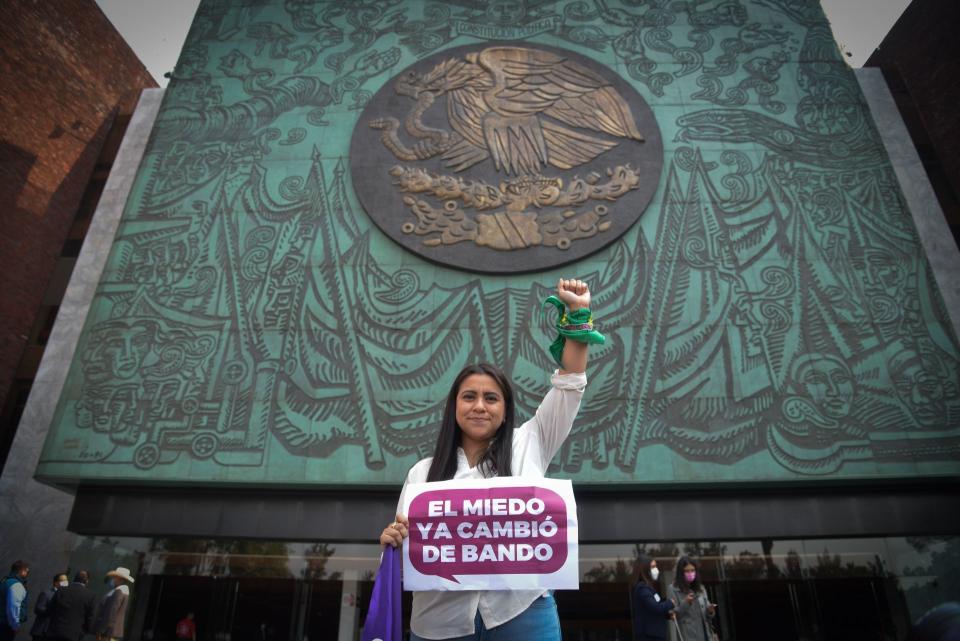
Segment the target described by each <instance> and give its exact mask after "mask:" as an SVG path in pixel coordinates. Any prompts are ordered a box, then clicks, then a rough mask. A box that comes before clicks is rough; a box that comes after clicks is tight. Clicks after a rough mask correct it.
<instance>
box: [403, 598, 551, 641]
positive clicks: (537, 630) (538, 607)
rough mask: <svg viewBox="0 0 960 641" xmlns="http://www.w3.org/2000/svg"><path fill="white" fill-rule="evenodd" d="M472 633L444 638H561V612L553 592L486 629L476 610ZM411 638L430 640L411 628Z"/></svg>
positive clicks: (478, 640) (486, 640)
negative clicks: (511, 616)
mask: <svg viewBox="0 0 960 641" xmlns="http://www.w3.org/2000/svg"><path fill="white" fill-rule="evenodd" d="M474 626H475V627H474V630H473V634H468V635H467V636H465V637H454V638H451V639H444V640H443V641H560V616H559V615H558V614H557V602H556V601H554V600H553V595H549V594H548V595H547V596H544V597H540V598H539V599H537V600H536V601H534V602H533V603H531V604H530V607H529V608H527V609H526V610H524V611H523V612H521V613H520V614H518V615H517V616H515V617H513V618H512V619H510V620H509V621H507V622H506V623H504V624H503V625H498V626H497V627H495V628H490V629H489V630H488V629H487V627H486V626H485V625H483V618H482V617H481V616H480V613H479V612H477V617H476V619H474ZM410 641H430V639H424V638H423V637H419V636H417V635H416V634H414V633H413V632H410Z"/></svg>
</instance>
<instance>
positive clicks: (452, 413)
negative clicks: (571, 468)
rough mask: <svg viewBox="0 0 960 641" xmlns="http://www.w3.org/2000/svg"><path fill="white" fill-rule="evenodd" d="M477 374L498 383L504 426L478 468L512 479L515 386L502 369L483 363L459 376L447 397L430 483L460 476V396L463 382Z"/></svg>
mask: <svg viewBox="0 0 960 641" xmlns="http://www.w3.org/2000/svg"><path fill="white" fill-rule="evenodd" d="M474 374H486V375H487V376H489V377H490V378H492V379H493V380H495V381H496V382H497V385H499V386H500V391H501V392H503V406H504V411H503V423H501V424H500V427H499V428H497V435H496V436H494V437H493V440H492V441H490V446H489V447H488V448H487V451H486V452H484V453H483V456H481V457H480V460H479V461H478V462H477V465H478V466H479V467H480V470H481V471H482V472H483V473H484V476H486V475H488V474H489V475H491V476H492V475H497V476H510V473H511V467H510V464H511V459H512V454H513V426H514V423H515V422H516V421H515V420H514V415H515V411H514V405H513V387H511V385H510V381H509V380H508V379H507V376H506V374H504V373H503V371H502V370H501V369H500V368H499V367H495V366H493V365H488V364H487V363H480V364H478V365H467V366H466V367H464V368H463V370H461V371H460V373H459V374H457V378H455V379H454V381H453V385H451V386H450V392H449V393H448V394H447V404H446V406H445V407H444V408H443V422H442V423H441V424H440V434H438V435H437V446H436V448H435V449H434V450H433V462H432V463H430V471H429V472H428V473H427V481H447V480H449V479H452V478H453V476H454V474H456V473H457V448H458V447H459V446H460V442H461V434H460V425H458V424H457V394H458V393H459V392H460V385H461V384H462V383H463V381H464V379H466V378H467V377H468V376H472V375H474Z"/></svg>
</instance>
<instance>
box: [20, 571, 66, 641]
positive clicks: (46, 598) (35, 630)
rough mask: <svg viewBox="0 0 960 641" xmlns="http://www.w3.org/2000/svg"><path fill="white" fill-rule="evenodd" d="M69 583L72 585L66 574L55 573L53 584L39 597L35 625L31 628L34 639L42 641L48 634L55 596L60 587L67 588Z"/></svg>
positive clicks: (36, 605) (35, 612)
mask: <svg viewBox="0 0 960 641" xmlns="http://www.w3.org/2000/svg"><path fill="white" fill-rule="evenodd" d="M68 585H70V582H69V581H68V580H67V575H66V574H55V575H54V576H53V585H52V586H51V587H49V588H48V589H46V590H44V591H43V592H41V593H40V595H39V596H38V597H37V602H36V604H34V606H33V613H34V614H35V615H37V617H36V619H35V620H34V622H33V627H32V628H30V636H32V637H33V641H41V640H42V639H43V638H44V637H45V636H47V629H48V628H49V627H50V615H51V614H53V613H52V611H51V606H52V605H53V598H54V597H55V596H56V595H57V590H58V589H60V588H65V587H67V586H68Z"/></svg>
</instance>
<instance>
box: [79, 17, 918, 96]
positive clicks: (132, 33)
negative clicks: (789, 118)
mask: <svg viewBox="0 0 960 641" xmlns="http://www.w3.org/2000/svg"><path fill="white" fill-rule="evenodd" d="M96 1H97V4H98V5H100V8H101V9H102V10H103V12H104V13H105V14H106V16H107V18H109V19H110V22H112V23H113V25H114V26H115V27H116V28H117V30H118V31H119V32H120V34H121V35H122V36H123V37H124V38H125V39H126V41H127V43H128V44H129V45H130V47H131V48H132V49H133V50H134V52H135V53H136V54H137V55H138V56H139V57H140V60H142V61H143V64H145V65H146V66H147V70H148V71H150V73H151V74H153V77H154V78H156V80H157V82H158V83H160V86H161V87H165V86H167V79H166V78H164V77H163V74H165V73H167V72H168V71H173V67H174V65H175V64H176V62H177V56H178V55H179V54H180V49H181V48H182V47H183V41H184V40H185V39H186V37H187V31H188V29H189V28H190V23H191V22H192V21H193V14H195V13H196V11H197V6H198V5H199V4H200V0H163V1H162V2H157V0H96ZM822 3H823V9H824V11H825V13H826V14H827V18H828V19H829V20H830V24H831V25H832V27H833V33H834V36H835V37H836V40H837V42H838V43H839V44H840V47H841V49H842V50H843V51H844V52H846V53H848V54H850V55H849V56H848V57H847V60H848V62H849V63H850V66H852V67H861V66H863V63H864V62H866V60H867V58H869V57H870V54H871V53H873V50H874V49H876V47H877V45H879V44H880V41H881V40H883V37H884V36H885V35H886V34H887V32H888V31H890V27H892V26H893V24H894V23H895V22H896V21H897V18H899V17H900V14H901V13H903V10H904V9H906V8H907V5H908V4H910V0H822Z"/></svg>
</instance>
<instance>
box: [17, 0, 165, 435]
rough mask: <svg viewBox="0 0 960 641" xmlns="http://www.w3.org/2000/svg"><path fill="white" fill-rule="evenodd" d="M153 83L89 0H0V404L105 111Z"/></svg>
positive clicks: (127, 106)
mask: <svg viewBox="0 0 960 641" xmlns="http://www.w3.org/2000/svg"><path fill="white" fill-rule="evenodd" d="M156 86H157V83H156V82H155V81H154V80H153V78H152V77H151V76H150V74H149V73H148V72H147V70H146V68H145V67H144V66H143V64H142V63H141V62H140V60H139V59H138V58H137V57H136V55H135V54H134V53H133V51H132V50H131V49H130V48H129V46H127V44H126V42H125V41H124V40H123V38H122V37H121V36H120V34H119V33H117V31H116V30H115V29H114V28H113V25H111V24H110V21H109V20H107V18H106V16H104V15H103V13H102V12H101V11H100V9H99V8H98V7H97V5H96V3H95V2H93V0H57V1H56V2H50V1H49V0H4V1H3V2H0V123H2V126H0V406H2V404H3V402H4V400H5V399H6V396H7V392H8V390H9V388H10V383H11V381H12V380H13V377H14V371H15V369H16V367H17V364H18V362H19V361H20V358H21V355H22V353H23V349H24V345H25V344H26V341H27V338H28V336H29V334H30V332H31V328H32V327H33V325H34V322H35V320H36V316H37V312H38V309H39V306H40V304H41V301H42V298H43V294H44V291H45V289H46V286H47V283H48V281H49V279H50V276H51V273H52V271H53V268H54V265H55V263H56V260H57V257H58V256H59V254H60V249H61V247H62V246H63V243H64V240H65V239H66V238H67V234H68V232H69V230H70V226H71V223H72V222H73V218H74V215H75V213H76V211H77V207H78V204H79V202H80V199H81V196H82V195H83V193H84V190H85V188H86V186H87V182H88V180H89V179H90V176H91V174H92V172H93V169H94V166H95V165H96V162H97V157H98V155H99V153H100V149H101V147H102V146H103V143H104V140H105V139H106V136H107V133H108V131H109V128H110V125H111V123H112V122H113V118H114V115H115V113H117V111H119V113H121V114H122V113H124V112H125V113H130V112H131V111H132V109H133V106H134V104H135V101H136V99H137V97H138V96H139V92H140V90H141V89H142V88H144V87H156ZM115 110H117V111H115ZM0 427H2V426H0Z"/></svg>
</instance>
